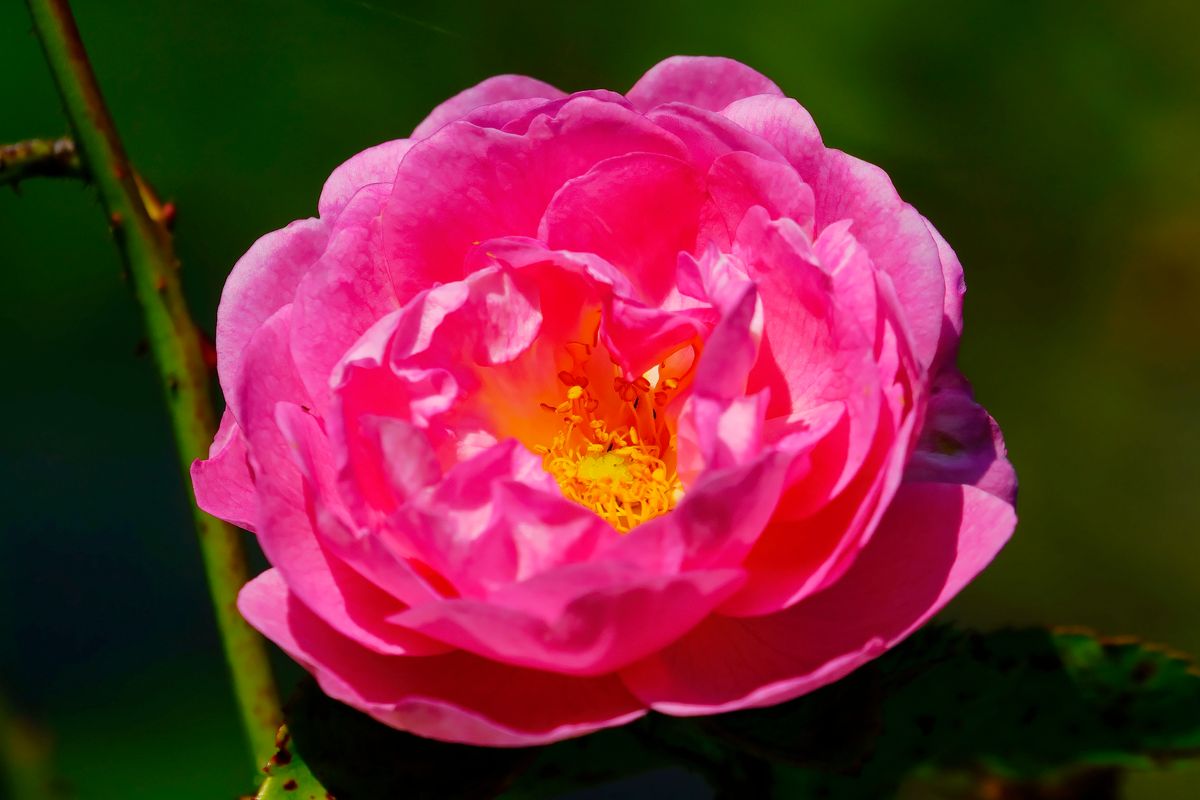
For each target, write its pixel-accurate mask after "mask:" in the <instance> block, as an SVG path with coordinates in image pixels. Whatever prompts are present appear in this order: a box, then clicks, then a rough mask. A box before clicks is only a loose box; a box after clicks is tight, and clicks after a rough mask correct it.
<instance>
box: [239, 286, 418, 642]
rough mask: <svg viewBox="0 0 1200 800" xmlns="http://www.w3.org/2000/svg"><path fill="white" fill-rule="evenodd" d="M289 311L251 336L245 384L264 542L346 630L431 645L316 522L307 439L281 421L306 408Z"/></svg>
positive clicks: (296, 586)
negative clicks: (394, 621) (392, 618)
mask: <svg viewBox="0 0 1200 800" xmlns="http://www.w3.org/2000/svg"><path fill="white" fill-rule="evenodd" d="M290 312H291V306H285V307H284V308H282V309H280V310H279V311H278V312H277V313H276V314H275V315H273V316H272V317H271V319H269V320H268V321H267V323H266V324H264V325H263V326H262V327H261V328H260V329H259V331H258V333H257V334H255V336H254V338H253V339H252V340H251V342H250V345H249V346H248V347H247V351H246V364H247V369H248V370H252V372H251V374H253V376H254V379H253V380H247V381H244V382H243V384H242V386H241V387H240V390H241V391H240V392H239V400H240V402H241V404H242V408H243V409H244V412H245V417H246V425H247V427H246V431H247V434H246V435H247V438H248V440H249V443H250V451H251V453H252V458H253V464H254V468H255V476H256V483H255V489H256V491H257V493H258V507H257V515H256V517H255V525H256V528H257V530H258V541H259V544H260V545H261V546H262V549H263V553H264V554H265V555H266V557H267V560H268V561H270V562H271V564H273V565H274V566H275V567H276V569H278V570H280V574H281V575H283V576H284V578H286V580H287V582H288V585H289V586H290V587H291V589H292V590H293V591H295V592H297V593H298V594H299V595H300V596H302V597H303V598H304V599H305V601H306V602H307V603H308V604H310V607H312V608H313V609H314V610H316V611H317V612H318V613H319V614H320V615H321V616H322V618H323V619H325V621H326V622H327V623H328V624H330V625H332V626H333V627H335V628H337V629H338V630H339V631H340V632H341V633H343V634H344V635H346V636H351V637H353V638H354V639H355V640H356V641H358V642H359V643H360V644H362V645H363V646H365V647H370V648H373V649H376V650H379V651H380V652H384V653H410V652H418V653H422V652H428V651H429V650H430V649H431V645H434V643H431V642H430V641H429V640H427V639H425V638H424V637H422V636H419V635H417V634H414V633H411V632H409V631H405V630H404V629H402V628H400V627H399V626H396V625H390V624H388V623H386V622H384V621H383V619H384V618H385V617H386V616H388V615H389V614H393V613H395V612H396V611H398V610H400V609H401V608H403V607H404V606H403V604H402V603H401V602H400V601H399V600H398V599H396V598H395V597H394V596H392V595H391V594H389V593H386V592H384V591H383V590H382V589H380V588H379V587H377V586H375V585H374V584H372V583H370V582H369V581H367V580H366V579H364V578H363V577H362V576H361V575H360V574H359V573H357V572H356V571H354V570H353V569H351V568H350V567H349V566H348V565H347V564H346V563H345V562H344V561H343V560H342V559H340V558H339V557H337V556H336V555H335V554H333V553H332V552H330V551H329V549H328V548H326V547H325V546H324V544H323V543H322V542H321V541H320V540H319V538H318V536H317V533H316V531H315V530H314V527H313V521H312V518H311V516H310V514H309V509H308V502H307V493H306V489H305V486H304V480H303V476H302V473H301V470H300V467H299V466H298V465H297V463H296V457H297V456H300V455H303V454H304V450H305V442H303V441H302V440H300V439H299V438H298V437H297V436H296V435H295V433H294V432H293V433H291V434H289V433H288V432H285V431H284V430H282V429H281V428H280V425H279V422H278V421H277V419H278V418H277V412H278V411H279V410H280V409H286V408H291V409H292V410H293V412H294V413H296V414H300V415H301V416H304V415H303V413H302V412H300V411H299V409H297V408H296V405H297V404H300V403H303V402H304V401H305V399H306V398H305V395H304V390H303V387H302V386H301V385H300V381H299V378H298V377H297V376H296V374H295V370H294V368H293V367H292V365H291V362H290V360H289V359H288V357H287V330H288V326H289V323H290V317H291V313H290ZM287 415H288V412H286V411H285V413H284V416H283V418H284V419H285V420H286V419H287ZM389 588H392V589H394V588H395V587H389ZM432 649H434V650H436V649H438V648H437V646H436V645H434V646H433V647H432Z"/></svg>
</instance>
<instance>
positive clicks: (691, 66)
mask: <svg viewBox="0 0 1200 800" xmlns="http://www.w3.org/2000/svg"><path fill="white" fill-rule="evenodd" d="M756 94H775V95H782V94H783V92H781V91H780V90H779V87H778V86H776V85H775V84H774V83H773V82H772V81H771V80H770V79H769V78H767V77H766V76H765V75H762V74H760V73H758V72H755V71H754V70H752V69H750V67H747V66H746V65H745V64H742V63H741V62H738V61H734V60H733V59H731V58H718V57H712V56H672V57H671V58H668V59H665V60H663V61H660V62H658V63H657V64H655V65H654V66H653V67H651V68H650V70H649V71H648V72H647V73H646V74H645V75H643V76H642V77H641V79H640V80H639V81H638V82H637V83H635V84H634V85H633V88H632V89H630V90H629V92H628V94H627V95H626V96H627V97H628V98H629V100H630V101H631V102H632V103H633V104H634V106H636V107H637V108H640V109H641V110H643V111H649V110H650V109H652V108H654V107H655V106H659V105H662V104H663V103H673V102H680V103H687V104H688V105H693V106H697V107H699V108H703V109H705V110H707V111H719V110H721V109H722V108H724V107H725V106H727V105H729V104H730V103H732V102H733V101H734V100H740V99H741V98H743V97H750V96H751V95H756Z"/></svg>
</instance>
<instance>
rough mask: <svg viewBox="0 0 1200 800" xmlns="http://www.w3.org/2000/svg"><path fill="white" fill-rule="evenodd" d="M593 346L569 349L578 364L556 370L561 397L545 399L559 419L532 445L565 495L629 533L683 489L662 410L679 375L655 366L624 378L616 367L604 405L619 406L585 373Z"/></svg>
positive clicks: (671, 505) (671, 504) (545, 405)
mask: <svg viewBox="0 0 1200 800" xmlns="http://www.w3.org/2000/svg"><path fill="white" fill-rule="evenodd" d="M590 354H591V348H590V347H587V346H586V345H579V346H578V349H575V350H573V351H572V356H573V358H574V360H575V368H574V369H571V370H564V371H562V372H560V373H559V374H558V379H559V381H560V382H561V383H562V384H563V385H564V387H565V390H566V391H565V398H564V399H563V401H562V402H560V403H559V404H558V405H556V406H555V405H550V404H548V403H543V404H542V407H543V408H544V409H546V410H548V411H550V412H551V413H553V414H555V415H557V416H558V417H560V418H561V420H562V427H561V429H560V430H559V431H558V433H556V434H555V436H554V438H553V440H552V441H551V442H550V444H549V445H548V446H538V447H535V448H534V449H535V450H536V451H537V452H538V453H539V454H540V455H541V456H542V466H543V467H544V468H545V469H546V471H547V472H549V473H550V474H551V475H553V476H554V479H555V480H556V481H558V485H559V487H560V488H561V489H562V493H563V495H564V496H565V497H566V498H567V499H569V500H573V501H575V502H576V503H579V504H580V505H582V506H584V507H585V508H589V509H591V510H592V511H594V512H595V513H596V514H598V515H599V516H601V517H603V518H604V519H605V520H607V521H608V522H609V524H611V525H612V526H613V527H614V528H616V529H617V530H618V531H620V532H621V533H626V532H628V531H630V530H631V529H633V528H634V527H635V526H637V525H640V524H641V523H643V522H645V521H647V520H650V519H653V518H654V517H657V516H658V515H659V514H665V513H666V512H668V511H670V510H671V509H672V508H674V507H675V504H676V503H677V502H678V501H679V498H680V497H682V496H683V484H682V483H681V482H680V480H679V477H678V476H677V475H676V474H675V451H674V441H673V439H672V435H671V431H670V428H669V427H668V425H667V422H666V414H663V413H660V412H661V411H662V409H663V408H664V407H665V406H666V405H667V403H668V402H669V401H670V399H671V397H672V394H673V392H674V391H675V390H676V389H677V388H678V386H679V382H678V381H677V380H675V379H671V378H660V376H661V371H660V368H657V367H656V368H655V369H653V370H651V371H650V372H647V373H646V374H645V375H643V376H641V377H639V378H637V379H635V380H633V381H629V380H626V379H625V378H624V377H623V376H622V375H621V373H620V371H619V370H618V369H616V368H615V367H614V373H615V375H614V378H613V387H612V388H613V393H614V395H615V400H613V401H612V402H610V403H609V404H608V405H610V406H612V405H614V404H615V405H616V407H615V408H614V407H609V408H602V405H603V404H602V403H601V401H600V400H599V399H598V398H597V397H596V394H595V393H593V392H592V391H591V390H590V389H589V379H588V377H587V376H586V374H585V372H587V370H586V369H585V367H586V361H587V357H588V356H590ZM608 397H612V396H611V395H607V396H606V399H607V398H608Z"/></svg>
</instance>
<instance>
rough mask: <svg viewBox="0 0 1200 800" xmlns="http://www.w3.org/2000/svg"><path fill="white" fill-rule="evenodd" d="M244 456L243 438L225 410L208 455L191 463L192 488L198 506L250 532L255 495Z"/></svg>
mask: <svg viewBox="0 0 1200 800" xmlns="http://www.w3.org/2000/svg"><path fill="white" fill-rule="evenodd" d="M246 458H247V454H246V438H245V436H243V435H242V431H241V429H240V428H238V424H237V422H236V421H235V420H234V418H233V414H231V413H230V412H229V410H228V409H226V410H225V413H224V414H222V415H221V426H220V427H219V428H218V429H217V435H216V437H215V438H214V439H213V443H212V447H211V448H209V451H208V458H207V459H196V460H195V461H193V462H192V467H191V476H192V488H193V489H194V490H195V493H196V505H198V506H199V507H200V508H202V509H204V510H205V511H207V512H208V513H209V514H212V515H213V516H214V517H220V518H221V519H223V520H225V521H226V522H232V523H233V524H234V525H237V526H238V527H239V528H245V529H246V530H248V531H253V530H254V516H255V513H256V512H255V506H256V504H257V497H256V495H255V493H254V482H253V478H252V477H251V475H250V466H249V464H248V463H247V461H246Z"/></svg>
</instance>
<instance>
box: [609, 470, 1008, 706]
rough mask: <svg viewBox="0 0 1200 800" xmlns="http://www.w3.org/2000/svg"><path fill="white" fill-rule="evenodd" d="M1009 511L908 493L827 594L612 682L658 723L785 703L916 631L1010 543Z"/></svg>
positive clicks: (712, 628)
mask: <svg viewBox="0 0 1200 800" xmlns="http://www.w3.org/2000/svg"><path fill="white" fill-rule="evenodd" d="M1015 524H1016V516H1015V514H1014V513H1013V509H1012V506H1010V505H1009V504H1007V503H1005V502H1003V501H1001V500H999V499H998V498H996V497H994V496H992V495H990V494H987V493H986V492H982V491H980V490H978V489H974V488H972V487H969V486H955V485H951V484H925V483H920V484H917V483H914V484H907V485H905V486H904V487H903V488H902V489H901V491H900V493H899V494H897V496H896V499H895V500H894V501H893V503H892V506H891V508H889V510H888V514H887V516H886V517H885V518H884V522H883V524H882V525H881V527H880V529H879V531H878V532H877V533H876V535H875V537H874V538H873V539H872V540H871V543H870V545H868V547H867V548H866V549H865V550H864V551H863V552H862V553H861V554H860V556H859V558H858V560H857V561H856V562H855V563H854V566H853V567H852V568H851V569H850V571H848V572H847V573H846V574H845V575H844V576H843V577H842V579H841V580H840V581H838V582H837V583H836V584H835V585H834V586H832V587H831V588H829V589H828V590H826V591H824V592H821V593H820V594H818V595H815V596H813V597H812V598H810V599H808V600H806V601H805V602H803V603H800V604H798V605H796V606H793V607H792V608H790V609H788V610H786V611H783V612H780V613H777V614H772V615H768V616H763V617H750V618H737V619H735V618H729V617H720V616H713V617H710V618H709V619H708V620H706V621H705V622H703V623H702V624H700V625H699V626H697V627H696V628H695V629H694V630H693V631H692V632H691V633H689V634H688V635H686V636H684V637H683V638H682V639H680V640H679V641H678V642H676V643H675V644H674V645H672V646H670V647H668V648H666V649H664V650H663V651H661V652H659V653H657V654H655V655H653V656H650V657H649V658H647V659H645V660H643V661H641V662H639V663H637V664H634V665H633V666H631V667H628V668H626V669H625V670H623V671H622V672H621V677H622V679H623V680H624V681H625V684H626V685H627V686H628V687H629V688H630V690H631V691H632V692H633V693H634V694H635V695H636V696H637V697H638V698H639V699H640V700H642V701H643V702H645V703H647V704H648V705H650V706H651V707H652V708H654V709H656V710H658V711H661V712H663V713H667V714H675V715H693V714H716V713H722V712H725V711H733V710H736V709H739V708H750V707H755V706H766V705H772V704H775V703H780V702H783V701H784V700H789V699H791V698H793V697H796V696H798V695H801V694H804V693H806V692H810V691H812V690H814V689H818V688H820V687H821V686H824V685H825V684H827V683H831V682H833V681H835V680H837V679H838V678H840V677H842V676H843V675H845V674H847V673H848V672H850V671H852V670H853V669H855V668H856V667H858V666H859V665H861V664H863V663H864V662H866V661H869V660H871V659H873V658H875V657H877V656H879V655H881V654H882V653H883V652H884V651H886V650H887V649H888V648H890V647H893V646H894V645H896V644H897V643H899V642H900V641H901V640H903V639H904V638H905V637H907V636H908V635H909V634H910V633H912V632H913V631H914V630H916V629H917V628H918V627H919V626H921V625H922V624H924V622H925V621H927V620H928V619H929V618H930V617H931V616H932V615H933V614H935V613H936V612H937V611H938V610H939V609H941V608H942V606H944V605H945V604H946V603H947V602H948V601H949V600H950V598H952V597H954V595H956V594H957V593H958V592H959V590H961V589H962V587H963V586H965V585H966V584H967V583H968V582H969V581H970V580H971V579H972V578H974V577H975V575H976V574H978V573H979V571H980V570H982V569H983V568H984V567H985V566H986V565H987V564H988V562H990V561H991V560H992V558H993V557H994V556H995V555H996V553H997V552H998V551H999V550H1000V548H1001V547H1002V546H1003V545H1004V543H1005V542H1006V541H1007V540H1008V537H1009V535H1010V534H1011V532H1012V529H1013V526H1014V525H1015Z"/></svg>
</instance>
